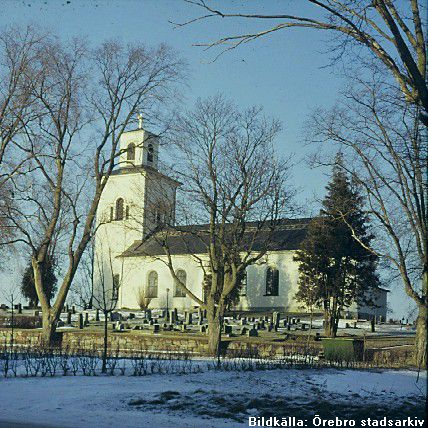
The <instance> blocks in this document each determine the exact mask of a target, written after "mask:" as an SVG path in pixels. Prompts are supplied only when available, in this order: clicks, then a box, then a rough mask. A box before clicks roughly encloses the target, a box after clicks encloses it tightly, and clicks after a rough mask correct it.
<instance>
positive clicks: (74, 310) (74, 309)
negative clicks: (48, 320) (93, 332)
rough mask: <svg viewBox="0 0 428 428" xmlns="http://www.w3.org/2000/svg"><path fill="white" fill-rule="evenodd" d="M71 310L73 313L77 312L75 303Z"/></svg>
mask: <svg viewBox="0 0 428 428" xmlns="http://www.w3.org/2000/svg"><path fill="white" fill-rule="evenodd" d="M71 311H72V312H73V314H75V313H76V306H74V305H73V306H72V307H71Z"/></svg>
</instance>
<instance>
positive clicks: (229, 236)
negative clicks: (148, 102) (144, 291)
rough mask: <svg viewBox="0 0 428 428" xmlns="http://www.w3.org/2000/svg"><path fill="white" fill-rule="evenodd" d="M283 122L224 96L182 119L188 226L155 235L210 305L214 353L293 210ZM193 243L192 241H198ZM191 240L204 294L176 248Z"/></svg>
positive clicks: (184, 222) (180, 158)
mask: <svg viewBox="0 0 428 428" xmlns="http://www.w3.org/2000/svg"><path fill="white" fill-rule="evenodd" d="M279 129H280V125H279V123H278V122H277V121H276V120H271V119H268V118H266V117H265V116H264V114H263V112H262V109H261V108H257V107H253V108H250V109H247V110H244V111H240V110H239V109H238V108H237V107H236V106H234V105H233V104H232V103H230V102H229V101H227V100H225V99H224V97H222V96H215V97H212V98H208V99H206V100H199V101H198V102H197V103H196V107H195V109H194V110H193V111H186V112H184V113H183V114H181V115H180V116H179V117H178V118H177V121H176V125H175V127H174V134H173V138H172V142H173V144H174V145H175V148H176V153H175V156H174V158H175V163H174V169H175V171H176V173H177V176H178V178H179V179H180V181H181V182H183V183H184V184H183V186H182V190H181V194H180V197H179V198H178V200H179V202H178V207H177V210H178V217H179V221H178V223H180V224H181V225H180V226H174V225H169V224H166V225H161V229H160V231H159V232H157V234H155V235H154V237H151V238H149V239H156V240H157V241H158V243H159V244H160V245H161V247H162V248H163V251H164V254H165V256H164V257H163V260H164V262H165V263H166V264H167V266H168V267H169V270H170V273H171V276H172V277H173V279H174V281H175V284H176V285H177V287H178V288H180V289H181V290H182V291H184V292H185V293H186V295H187V296H189V297H190V298H192V299H193V300H194V301H195V302H196V303H197V304H198V305H200V307H202V308H206V310H207V318H208V324H209V328H208V334H209V343H208V346H209V351H210V353H211V354H213V355H217V354H218V352H219V346H220V340H219V339H220V331H221V326H222V320H223V316H224V313H225V310H226V309H227V308H228V305H230V303H231V301H232V300H233V298H234V297H236V293H237V292H238V291H239V287H240V286H241V284H242V280H243V278H244V276H245V271H246V268H247V267H248V266H249V265H252V264H254V263H257V262H263V261H264V260H265V256H266V254H267V252H268V251H269V248H270V247H269V245H270V243H271V240H272V236H273V234H274V233H275V231H276V230H277V229H278V227H279V226H280V225H281V224H282V223H281V221H280V219H281V218H282V217H283V216H284V214H285V213H286V212H287V209H289V207H288V204H287V202H288V201H289V199H290V197H291V192H289V191H288V190H286V180H287V179H288V176H289V173H290V167H291V162H290V159H287V160H286V159H281V158H280V157H279V156H278V154H277V153H276V152H275V150H274V147H273V146H274V140H275V138H276V136H277V134H278V131H279ZM189 240H190V241H193V244H191V245H189V244H190V241H189ZM177 245H180V246H184V248H186V245H187V246H188V248H189V253H190V254H192V256H193V258H194V260H195V261H196V262H197V263H198V264H199V266H200V268H201V269H202V270H203V272H204V278H205V280H204V282H205V290H204V297H202V298H201V296H200V295H195V293H193V292H192V290H191V289H190V288H189V287H187V286H186V284H183V282H182V281H181V280H180V277H179V275H177V271H176V269H175V266H174V257H173V254H174V252H173V251H174V249H173V247H176V246H177Z"/></svg>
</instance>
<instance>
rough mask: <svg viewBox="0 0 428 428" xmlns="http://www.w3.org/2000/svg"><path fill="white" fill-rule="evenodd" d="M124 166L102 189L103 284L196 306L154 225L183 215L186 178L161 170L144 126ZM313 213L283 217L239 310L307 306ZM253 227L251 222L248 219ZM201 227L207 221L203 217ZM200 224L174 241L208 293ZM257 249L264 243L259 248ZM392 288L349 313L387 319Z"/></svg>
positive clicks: (132, 136)
mask: <svg viewBox="0 0 428 428" xmlns="http://www.w3.org/2000/svg"><path fill="white" fill-rule="evenodd" d="M120 149H121V151H122V154H121V156H120V162H119V165H118V168H117V169H116V170H115V171H114V172H113V174H112V176H111V177H110V179H109V181H108V183H107V185H106V188H105V190H104V192H103V194H102V197H101V201H100V204H99V209H98V215H97V232H96V241H95V262H94V274H95V289H96V290H97V289H99V288H100V287H101V285H103V286H104V288H107V289H113V288H117V292H118V308H123V309H125V308H126V309H138V308H139V303H138V300H139V299H138V297H139V295H140V290H143V292H144V295H145V296H147V297H150V306H149V307H151V308H161V309H166V308H167V306H168V308H170V309H171V308H177V309H191V308H194V307H196V306H197V304H196V303H195V301H194V300H192V299H191V298H189V297H187V296H185V295H184V294H183V293H182V291H181V290H180V289H179V288H176V287H175V284H174V281H173V278H172V276H171V274H170V272H169V268H168V267H167V266H166V264H165V262H164V261H165V256H164V250H163V248H162V246H161V245H160V243H159V240H158V239H156V238H157V237H156V234H154V235H153V234H152V233H151V232H153V230H154V229H155V227H156V226H157V225H158V224H159V223H163V222H165V221H166V222H167V223H171V222H173V221H174V217H175V202H176V190H177V187H178V186H179V185H180V183H179V182H178V181H176V180H174V179H172V178H170V177H168V176H167V175H165V174H163V173H162V172H160V171H159V138H158V137H157V136H156V135H154V134H151V133H150V132H147V131H145V130H144V129H137V130H133V131H128V132H125V133H123V135H122V137H121V143H120ZM309 221H310V219H307V218H304V219H287V220H283V221H282V223H281V225H280V227H279V228H278V230H277V231H276V232H275V236H274V238H273V242H272V243H271V245H270V248H271V250H270V251H268V252H267V254H266V257H265V258H264V259H263V261H262V263H260V264H256V265H253V266H249V267H248V269H247V274H246V281H245V284H244V287H243V289H242V291H241V296H240V299H239V302H238V304H237V305H236V309H237V310H241V311H251V312H256V311H273V310H279V311H281V312H282V313H302V312H305V310H304V308H302V307H301V305H300V303H299V302H297V301H296V299H295V294H296V292H297V288H298V286H297V283H298V264H297V263H296V262H295V261H293V255H294V253H295V251H296V250H297V249H298V246H299V244H300V242H301V241H302V240H303V239H304V237H305V233H306V227H307V225H308V222H309ZM248 226H249V229H251V224H249V225H248ZM194 227H202V226H200V225H198V226H194ZM191 229H192V226H187V227H186V228H180V230H181V231H180V232H176V233H173V234H172V235H171V236H169V238H168V239H169V243H168V246H169V248H170V252H171V254H172V257H173V264H174V268H175V270H176V272H177V274H178V275H179V276H180V278H181V280H182V281H183V282H185V283H186V286H187V287H188V288H189V289H190V290H191V291H192V292H193V293H194V294H195V295H196V296H198V297H199V298H200V299H202V300H203V298H204V296H203V279H204V278H203V270H202V268H201V267H200V266H199V262H198V261H197V260H196V259H195V257H194V255H197V256H198V258H200V259H202V260H203V259H204V258H205V259H206V255H204V251H205V250H204V249H205V245H204V244H203V243H202V242H201V241H200V240H198V238H197V237H196V236H195V234H192V233H191ZM254 250H257V248H254ZM386 296H387V290H384V289H381V288H379V289H377V290H376V291H375V295H374V296H373V300H374V301H376V307H373V308H371V307H367V306H365V305H362V304H353V305H352V306H351V307H350V308H349V314H350V315H352V316H355V315H358V316H359V317H361V318H364V317H368V316H372V315H377V316H382V318H383V319H386V315H387V314H386V303H387V302H386V300H387V298H386Z"/></svg>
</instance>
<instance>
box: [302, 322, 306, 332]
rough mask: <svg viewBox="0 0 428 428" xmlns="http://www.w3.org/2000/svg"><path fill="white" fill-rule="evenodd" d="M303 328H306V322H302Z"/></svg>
mask: <svg viewBox="0 0 428 428" xmlns="http://www.w3.org/2000/svg"><path fill="white" fill-rule="evenodd" d="M302 330H306V324H305V323H304V322H303V323H302Z"/></svg>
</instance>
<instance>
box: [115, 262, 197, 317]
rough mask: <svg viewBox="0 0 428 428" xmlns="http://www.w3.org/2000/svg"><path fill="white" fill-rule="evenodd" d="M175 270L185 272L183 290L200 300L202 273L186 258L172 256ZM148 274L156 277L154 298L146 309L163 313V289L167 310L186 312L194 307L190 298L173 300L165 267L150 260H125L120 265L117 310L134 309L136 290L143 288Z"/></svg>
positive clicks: (173, 288)
mask: <svg viewBox="0 0 428 428" xmlns="http://www.w3.org/2000/svg"><path fill="white" fill-rule="evenodd" d="M174 268H175V270H176V271H177V270H179V269H182V270H184V271H185V272H186V277H187V286H188V287H189V289H190V291H192V292H193V293H194V294H195V295H196V296H197V297H199V298H201V299H202V282H203V271H202V269H200V267H199V266H198V264H197V262H196V261H195V260H194V259H193V257H192V256H190V255H184V256H174ZM151 271H155V272H157V274H158V294H157V296H158V297H156V298H153V299H152V300H151V302H150V305H149V308H153V309H154V308H160V309H166V306H167V304H166V299H167V288H169V293H168V307H169V308H170V309H172V308H177V309H180V310H184V309H190V308H193V307H195V306H197V303H196V302H195V301H194V300H193V299H191V298H190V297H187V296H186V297H174V290H175V287H174V281H173V278H172V276H171V273H170V271H169V269H168V267H167V266H166V265H165V263H164V262H163V261H162V260H160V259H155V258H152V257H126V258H124V265H123V278H122V281H121V289H120V307H122V308H129V309H138V298H137V296H138V289H139V288H140V287H147V285H148V276H149V273H150V272H151Z"/></svg>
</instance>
